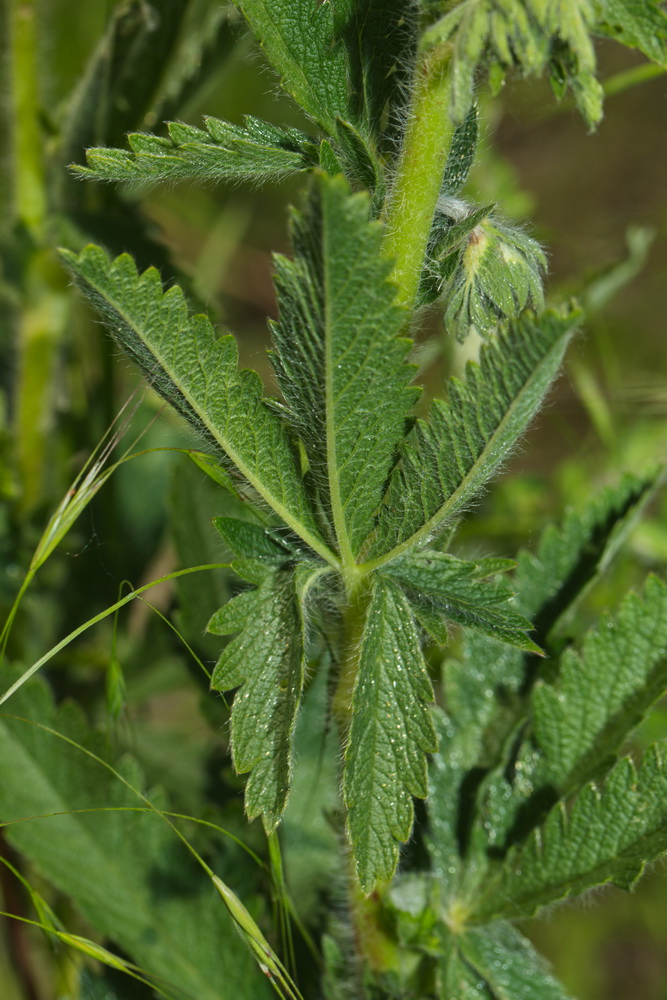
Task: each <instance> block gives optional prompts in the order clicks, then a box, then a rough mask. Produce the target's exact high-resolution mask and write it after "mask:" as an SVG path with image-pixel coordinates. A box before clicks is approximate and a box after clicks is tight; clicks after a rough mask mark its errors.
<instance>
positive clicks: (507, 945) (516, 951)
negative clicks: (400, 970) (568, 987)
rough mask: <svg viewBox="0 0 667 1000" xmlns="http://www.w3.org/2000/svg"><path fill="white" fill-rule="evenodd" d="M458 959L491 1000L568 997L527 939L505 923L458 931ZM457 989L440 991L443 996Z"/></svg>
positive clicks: (449, 995) (536, 999) (565, 998)
mask: <svg viewBox="0 0 667 1000" xmlns="http://www.w3.org/2000/svg"><path fill="white" fill-rule="evenodd" d="M458 947H459V952H460V956H461V959H462V960H463V961H464V962H465V964H466V965H467V966H468V967H469V969H471V970H472V971H473V973H474V975H475V976H476V978H477V980H478V984H479V985H481V984H482V983H483V984H484V986H485V987H486V988H487V989H488V995H489V997H492V998H493V1000H568V994H566V992H565V990H564V989H563V987H562V986H561V985H560V983H558V982H557V981H556V980H555V979H554V978H553V977H552V976H551V975H549V972H548V971H547V968H546V963H545V961H544V959H542V957H541V956H540V955H538V954H537V952H536V951H535V949H534V948H533V946H532V945H531V943H530V942H529V941H528V940H527V939H526V938H525V937H524V936H523V935H522V934H519V932H518V931H516V930H515V929H514V928H513V927H511V926H510V925H509V924H505V923H499V924H493V925H492V926H490V927H485V928H484V929H483V930H476V929H471V930H467V931H466V932H465V933H464V934H462V935H460V937H459V939H458ZM453 996H456V997H457V1000H458V996H459V995H458V993H456V994H453V993H450V994H443V1000H445V997H446V1000H450V997H453Z"/></svg>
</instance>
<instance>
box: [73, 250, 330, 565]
mask: <svg viewBox="0 0 667 1000" xmlns="http://www.w3.org/2000/svg"><path fill="white" fill-rule="evenodd" d="M62 255H63V257H64V259H65V261H66V262H67V264H68V266H69V267H70V268H71V270H72V271H73V273H74V276H75V277H76V279H77V282H78V283H79V284H80V286H81V287H82V289H83V291H84V292H85V293H86V294H87V295H88V297H89V298H90V299H91V300H92V302H93V304H94V305H95V306H96V307H97V308H98V309H99V311H100V312H101V313H102V315H103V316H104V317H105V318H106V320H107V322H108V323H109V326H110V329H111V331H112V333H113V335H114V336H115V337H116V339H117V340H118V342H119V343H120V345H121V347H123V348H124V350H125V351H127V353H128V354H129V355H130V356H131V357H132V358H133V359H134V360H135V361H136V362H137V363H138V364H139V366H140V367H141V368H142V370H143V371H144V373H145V374H146V375H147V377H148V378H149V379H150V380H151V382H152V383H153V384H154V385H155V388H156V389H157V391H158V392H160V393H161V395H163V396H164V397H165V398H166V399H167V400H168V401H169V402H170V403H171V404H172V405H173V406H174V407H175V408H176V409H177V410H178V411H179V412H180V413H181V414H182V415H183V416H184V417H185V418H186V419H187V420H189V421H190V423H191V424H193V425H194V427H195V428H196V429H197V430H198V431H199V432H203V433H204V434H205V435H206V436H207V437H208V438H209V440H211V441H212V442H214V443H215V444H216V445H217V446H218V447H219V448H221V449H222V451H223V453H224V454H225V455H226V456H227V458H228V459H229V460H230V461H231V462H232V463H233V464H234V466H235V467H236V468H237V470H238V471H239V472H240V474H241V475H242V476H243V478H244V479H245V480H246V481H247V482H249V483H250V484H251V485H252V486H253V487H254V489H255V490H256V491H257V492H258V493H259V495H260V496H261V497H262V498H263V499H264V500H265V501H266V502H267V503H268V504H269V505H270V506H271V507H272V508H273V510H274V511H275V512H276V513H277V514H278V515H279V516H280V517H281V518H282V519H283V520H284V521H285V522H286V523H287V524H288V525H289V526H290V527H291V528H292V530H293V531H295V532H296V533H297V534H298V535H300V536H301V538H303V539H304V540H305V541H306V542H307V544H308V545H309V546H310V547H311V548H313V549H314V550H315V551H316V552H318V553H319V554H320V555H323V556H324V558H328V559H331V558H332V555H331V553H330V552H329V550H328V549H327V547H326V545H325V544H324V542H323V541H322V539H321V537H320V535H319V532H318V529H317V526H316V523H315V517H314V514H313V513H312V511H311V508H310V505H309V502H308V499H307V496H306V493H305V489H304V486H303V482H302V479H301V476H300V474H299V470H298V467H297V461H296V457H295V455H294V452H293V450H292V445H291V442H290V440H289V436H288V433H287V430H286V428H285V425H284V424H283V422H282V420H281V419H280V416H279V415H278V414H277V413H276V412H275V411H274V410H273V409H272V408H271V407H270V406H268V405H267V402H266V401H265V400H264V399H263V398H262V383H261V380H260V378H259V376H258V375H257V373H256V372H253V371H249V370H242V371H239V369H238V348H237V345H236V341H235V340H234V338H233V337H232V336H230V335H227V336H223V337H220V338H218V339H216V337H215V334H214V331H213V327H212V326H211V324H210V322H209V320H208V319H207V318H206V317H205V316H189V315H188V310H187V306H186V303H185V299H184V297H183V293H182V292H181V290H180V288H178V287H177V286H174V287H173V288H170V289H169V291H168V292H166V293H164V292H163V290H162V285H161V284H160V278H159V275H158V272H157V271H156V270H155V268H149V269H148V270H147V271H145V272H144V273H143V274H142V275H139V274H137V270H136V267H135V264H134V262H133V261H132V258H131V257H129V256H128V255H127V254H123V255H122V256H120V257H118V258H117V259H116V260H115V261H110V260H109V258H108V257H107V256H106V254H105V253H104V251H103V250H100V249H99V247H95V246H89V247H87V248H86V249H85V250H84V251H83V252H82V253H81V254H80V255H79V256H77V255H76V254H73V253H71V252H69V251H62Z"/></svg>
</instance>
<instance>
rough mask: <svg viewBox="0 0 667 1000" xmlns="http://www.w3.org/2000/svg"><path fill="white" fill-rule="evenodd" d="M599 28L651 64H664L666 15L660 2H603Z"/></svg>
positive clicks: (609, 0)
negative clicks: (642, 55)
mask: <svg viewBox="0 0 667 1000" xmlns="http://www.w3.org/2000/svg"><path fill="white" fill-rule="evenodd" d="M599 28H600V29H601V30H602V31H603V32H604V33H605V34H608V35H610V36H611V37H612V38H615V39H616V40H617V41H619V42H621V43H622V44H623V45H628V46H629V47H630V48H633V49H634V48H636V49H639V50H640V52H643V53H644V55H645V56H647V57H648V58H649V59H652V60H653V62H657V63H665V62H667V14H666V13H665V11H664V10H662V8H661V7H660V3H659V0H604V3H603V4H602V13H601V17H600V24H599Z"/></svg>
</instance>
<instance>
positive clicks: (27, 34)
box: [13, 0, 47, 240]
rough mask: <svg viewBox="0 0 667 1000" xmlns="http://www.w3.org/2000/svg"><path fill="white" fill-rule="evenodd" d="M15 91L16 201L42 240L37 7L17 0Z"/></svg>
mask: <svg viewBox="0 0 667 1000" xmlns="http://www.w3.org/2000/svg"><path fill="white" fill-rule="evenodd" d="M13 38H14V58H13V93H14V127H15V129H16V138H15V142H16V147H15V148H16V153H15V155H16V175H15V176H16V181H15V183H16V201H17V209H18V214H19V217H20V219H21V221H22V222H24V223H25V225H26V227H27V228H28V229H29V230H30V231H31V232H32V233H33V235H34V236H35V237H36V238H37V239H38V240H39V237H40V235H41V231H42V227H43V224H44V217H45V215H46V207H47V206H46V190H45V186H44V160H43V156H42V150H43V146H44V141H43V137H42V135H41V129H40V117H39V95H38V92H37V81H38V55H37V25H36V10H35V5H34V3H33V0H14V20H13Z"/></svg>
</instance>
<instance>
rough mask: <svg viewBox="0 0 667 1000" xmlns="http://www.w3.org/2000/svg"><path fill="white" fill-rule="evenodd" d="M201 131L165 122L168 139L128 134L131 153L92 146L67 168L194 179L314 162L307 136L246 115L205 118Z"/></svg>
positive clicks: (259, 176)
mask: <svg viewBox="0 0 667 1000" xmlns="http://www.w3.org/2000/svg"><path fill="white" fill-rule="evenodd" d="M205 123H206V131H205V132H204V131H202V130H201V129H198V128H193V127H192V126H191V125H183V124H182V123H180V122H169V124H168V129H169V138H168V139H166V138H161V137H159V136H155V135H148V134H146V133H144V132H131V133H130V135H129V136H128V140H129V143H130V146H131V147H132V148H131V151H126V150H123V149H108V148H105V147H97V148H93V149H88V150H87V151H86V158H87V160H88V166H87V167H79V166H74V167H72V169H73V171H74V172H75V173H77V174H79V175H80V176H82V177H87V178H91V179H93V180H104V181H137V182H141V183H147V184H155V183H157V182H158V181H163V180H174V181H176V180H187V179H193V180H197V181H199V182H206V181H217V180H230V181H240V180H254V181H257V180H269V179H281V178H283V177H288V176H289V175H290V174H294V173H297V172H298V171H300V170H307V169H309V168H310V167H312V166H314V164H315V163H317V160H318V154H317V147H316V146H315V144H314V143H313V140H312V139H311V138H310V136H307V135H305V133H303V132H300V131H299V130H298V129H281V128H277V127H276V126H275V125H269V124H268V123H267V122H263V121H260V120H259V119H257V118H251V117H249V116H246V118H245V119H244V124H243V125H231V124H229V123H228V122H224V121H221V120H220V119H219V118H206V119H205Z"/></svg>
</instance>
